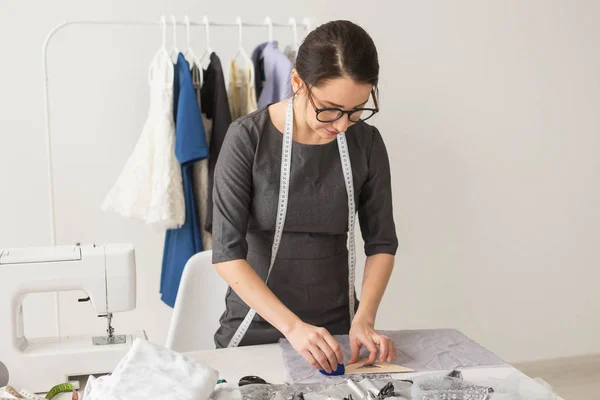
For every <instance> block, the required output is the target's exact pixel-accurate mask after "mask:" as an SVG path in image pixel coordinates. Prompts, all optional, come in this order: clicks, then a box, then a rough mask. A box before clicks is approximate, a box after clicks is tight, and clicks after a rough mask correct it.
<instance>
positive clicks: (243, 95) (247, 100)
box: [227, 60, 257, 120]
mask: <svg viewBox="0 0 600 400" xmlns="http://www.w3.org/2000/svg"><path fill="white" fill-rule="evenodd" d="M227 96H228V98H229V110H230V111H231V119H232V120H236V119H238V118H240V117H244V116H246V115H248V114H250V113H252V112H254V111H256V110H257V104H256V92H255V89H254V77H253V76H252V64H248V65H243V63H240V62H237V61H236V60H231V62H230V64H229V87H228V89H227Z"/></svg>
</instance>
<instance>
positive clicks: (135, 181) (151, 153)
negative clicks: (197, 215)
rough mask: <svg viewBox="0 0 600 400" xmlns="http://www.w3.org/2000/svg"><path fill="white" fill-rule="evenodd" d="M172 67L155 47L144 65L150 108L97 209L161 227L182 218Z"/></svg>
mask: <svg viewBox="0 0 600 400" xmlns="http://www.w3.org/2000/svg"><path fill="white" fill-rule="evenodd" d="M173 74H174V66H173V63H172V61H171V59H170V58H169V55H168V54H167V53H166V51H163V50H160V51H158V52H157V53H156V55H155V56H154V58H153V60H152V63H151V66H150V76H149V78H150V108H149V112H148V117H147V119H146V122H145V123H144V127H143V129H142V134H141V136H140V138H139V140H138V142H137V144H136V145H135V148H134V150H133V152H132V154H131V155H130V156H129V158H128V160H127V162H126V164H125V167H124V168H123V170H122V172H121V174H120V175H119V177H118V179H117V181H116V183H115V184H114V185H113V187H112V188H111V189H110V190H109V192H108V194H107V195H106V197H105V199H104V202H103V203H102V209H103V210H105V211H114V212H117V213H118V214H120V215H122V216H124V217H128V218H137V219H141V220H144V221H145V222H147V223H148V224H152V225H156V226H158V227H162V228H165V229H174V228H179V227H181V226H182V225H183V223H184V222H185V202H184V195H183V181H182V176H181V167H180V166H179V163H178V162H177V159H176V157H175V123H174V121H173V101H174V99H173Z"/></svg>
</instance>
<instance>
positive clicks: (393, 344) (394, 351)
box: [388, 339, 397, 362]
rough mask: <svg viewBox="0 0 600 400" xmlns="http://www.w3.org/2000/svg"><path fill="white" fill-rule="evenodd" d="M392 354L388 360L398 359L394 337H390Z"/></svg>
mask: <svg viewBox="0 0 600 400" xmlns="http://www.w3.org/2000/svg"><path fill="white" fill-rule="evenodd" d="M390 344H391V346H390V354H389V355H388V362H392V361H394V360H395V359H396V356H397V350H396V343H394V342H393V341H392V339H390Z"/></svg>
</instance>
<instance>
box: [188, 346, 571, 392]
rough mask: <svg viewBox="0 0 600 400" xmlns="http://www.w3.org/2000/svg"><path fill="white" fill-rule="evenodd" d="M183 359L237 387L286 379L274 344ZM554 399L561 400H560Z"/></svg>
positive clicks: (495, 374)
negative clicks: (247, 380) (255, 379)
mask: <svg viewBox="0 0 600 400" xmlns="http://www.w3.org/2000/svg"><path fill="white" fill-rule="evenodd" d="M185 355H187V356H189V357H190V358H193V359H195V360H197V361H199V362H201V363H203V364H206V365H208V366H210V367H211V368H213V369H215V370H217V371H219V379H225V380H227V382H230V383H237V382H238V381H239V379H240V378H242V377H244V376H249V375H256V376H259V377H261V378H263V379H264V380H266V381H267V382H269V383H284V382H285V381H286V379H287V378H286V373H285V367H284V365H283V358H282V355H281V350H280V347H279V345H277V344H268V345H261V346H246V347H237V348H231V349H219V350H206V351H195V352H189V353H185ZM460 370H461V372H462V374H463V377H464V379H465V380H468V381H469V382H472V383H478V382H484V381H487V380H489V379H503V378H506V377H508V376H510V375H511V374H513V373H518V374H521V375H522V377H524V378H525V379H530V378H527V377H525V375H523V374H522V373H521V372H520V371H518V370H517V369H516V368H514V367H513V366H511V365H508V364H505V365H502V366H496V367H481V368H465V369H462V368H461V369H460ZM426 373H431V371H428V372H408V373H403V374H397V375H395V376H394V377H395V378H400V379H411V378H413V377H415V376H418V375H422V374H426ZM557 399H558V400H562V399H561V398H560V397H558V398H557Z"/></svg>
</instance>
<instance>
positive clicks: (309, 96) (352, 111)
mask: <svg viewBox="0 0 600 400" xmlns="http://www.w3.org/2000/svg"><path fill="white" fill-rule="evenodd" d="M371 96H373V102H374V103H375V108H353V109H352V110H348V111H344V110H342V109H340V108H337V107H324V108H317V105H316V104H315V101H314V100H313V97H312V91H311V90H309V91H308V99H309V100H310V103H311V104H312V106H313V108H314V109H315V113H316V114H317V115H316V117H317V121H319V122H335V121H337V120H338V119H340V118H342V117H343V116H344V115H345V114H348V120H349V121H350V122H359V121H366V120H368V119H369V118H372V117H373V116H374V115H375V114H377V113H378V112H379V103H378V101H377V95H376V94H375V89H372V90H371ZM325 111H337V112H338V114H339V115H338V117H337V118H335V119H329V120H321V119H319V114H321V113H323V112H325ZM365 111H370V112H372V114H371V115H369V116H368V117H367V118H360V117H359V118H358V119H357V120H353V119H352V118H351V117H352V114H354V113H357V112H361V113H362V112H365Z"/></svg>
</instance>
